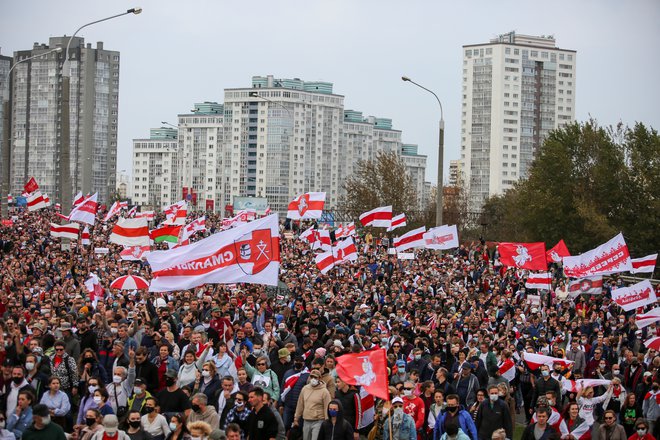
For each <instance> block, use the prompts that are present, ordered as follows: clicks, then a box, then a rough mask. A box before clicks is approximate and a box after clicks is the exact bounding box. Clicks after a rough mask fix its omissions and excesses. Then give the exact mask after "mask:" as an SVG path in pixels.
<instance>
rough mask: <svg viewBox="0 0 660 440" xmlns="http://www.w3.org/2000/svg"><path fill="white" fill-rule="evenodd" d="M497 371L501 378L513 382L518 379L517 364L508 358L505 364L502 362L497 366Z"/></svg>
mask: <svg viewBox="0 0 660 440" xmlns="http://www.w3.org/2000/svg"><path fill="white" fill-rule="evenodd" d="M497 371H498V373H499V374H500V376H502V377H503V378H505V379H506V380H508V381H509V382H511V381H512V380H513V379H515V378H516V363H515V362H514V361H513V359H511V358H508V359H506V360H504V362H500V364H499V365H498V366H497Z"/></svg>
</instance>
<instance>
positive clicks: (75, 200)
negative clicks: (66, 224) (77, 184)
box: [71, 191, 85, 209]
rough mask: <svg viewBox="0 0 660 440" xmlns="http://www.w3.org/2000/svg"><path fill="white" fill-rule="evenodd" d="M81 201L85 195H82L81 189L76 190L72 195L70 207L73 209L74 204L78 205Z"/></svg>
mask: <svg viewBox="0 0 660 440" xmlns="http://www.w3.org/2000/svg"><path fill="white" fill-rule="evenodd" d="M83 201H85V197H83V193H82V191H78V194H76V195H75V196H74V197H73V206H72V207H71V209H73V208H75V207H76V206H78V205H80V204H81V203H82V202H83Z"/></svg>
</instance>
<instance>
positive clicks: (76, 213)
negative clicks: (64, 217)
mask: <svg viewBox="0 0 660 440" xmlns="http://www.w3.org/2000/svg"><path fill="white" fill-rule="evenodd" d="M97 197H98V194H97V193H94V194H93V195H91V196H90V197H87V198H86V199H85V200H84V201H83V202H82V203H81V204H79V205H77V206H76V207H75V208H73V209H72V210H71V213H70V214H69V220H71V221H73V222H80V223H87V224H88V225H93V224H94V222H95V221H96V210H97V209H98V206H99V205H98V202H97Z"/></svg>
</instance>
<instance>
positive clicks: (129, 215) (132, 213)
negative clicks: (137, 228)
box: [126, 206, 153, 220]
mask: <svg viewBox="0 0 660 440" xmlns="http://www.w3.org/2000/svg"><path fill="white" fill-rule="evenodd" d="M150 212H153V211H150ZM138 214H140V213H139V212H137V206H133V207H132V208H131V209H129V210H128V212H127V213H126V218H133V217H135V218H137V216H138ZM140 217H144V216H140ZM152 220H153V218H152Z"/></svg>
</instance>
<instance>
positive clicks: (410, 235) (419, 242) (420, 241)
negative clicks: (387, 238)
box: [393, 226, 426, 252]
mask: <svg viewBox="0 0 660 440" xmlns="http://www.w3.org/2000/svg"><path fill="white" fill-rule="evenodd" d="M425 233H426V226H422V227H421V228H417V229H413V230H412V231H408V232H406V233H405V234H403V235H402V236H401V237H395V238H394V240H393V242H394V247H395V248H396V251H397V252H403V251H405V250H406V249H412V248H416V247H424V245H425V243H426V242H425V241H424V234H425Z"/></svg>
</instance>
